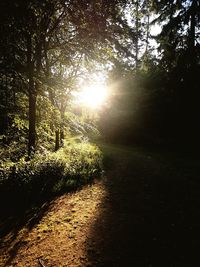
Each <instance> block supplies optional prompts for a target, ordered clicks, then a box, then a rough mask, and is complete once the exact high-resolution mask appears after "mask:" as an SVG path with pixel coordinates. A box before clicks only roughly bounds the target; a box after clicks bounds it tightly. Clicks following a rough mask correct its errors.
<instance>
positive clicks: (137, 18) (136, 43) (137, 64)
mask: <svg viewBox="0 0 200 267" xmlns="http://www.w3.org/2000/svg"><path fill="white" fill-rule="evenodd" d="M135 27H136V39H135V69H136V74H137V73H138V68H139V62H138V55H139V0H137V1H136V22H135Z"/></svg>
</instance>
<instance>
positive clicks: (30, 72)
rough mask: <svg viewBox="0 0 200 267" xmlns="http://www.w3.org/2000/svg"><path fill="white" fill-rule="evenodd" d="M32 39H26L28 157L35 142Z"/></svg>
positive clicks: (29, 37) (33, 149) (32, 150)
mask: <svg viewBox="0 0 200 267" xmlns="http://www.w3.org/2000/svg"><path fill="white" fill-rule="evenodd" d="M31 57H32V39H31V36H30V35H29V36H28V37H27V68H28V79H29V81H28V90H29V92H28V93H29V135H28V156H29V157H30V156H31V154H32V153H34V151H35V141H36V90H35V84H34V78H33V76H34V74H33V63H32V58H31Z"/></svg>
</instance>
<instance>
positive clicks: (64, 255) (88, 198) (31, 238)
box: [0, 182, 105, 267]
mask: <svg viewBox="0 0 200 267" xmlns="http://www.w3.org/2000/svg"><path fill="white" fill-rule="evenodd" d="M104 196H105V191H104V189H103V185H101V184H100V183H99V182H96V184H94V185H89V186H86V187H84V188H83V189H82V190H81V191H77V192H76V193H72V194H67V195H64V196H62V197H60V198H58V199H57V200H55V201H53V202H52V203H51V205H50V207H49V208H48V211H47V212H46V213H45V214H44V216H43V217H42V218H41V220H40V221H39V222H38V223H37V224H35V226H34V227H33V228H32V229H29V228H28V227H26V226H25V227H23V228H22V229H19V231H18V232H17V234H16V235H15V236H13V238H12V240H11V241H10V242H9V244H8V243H6V239H7V238H8V236H9V235H8V236H7V237H5V238H4V239H2V242H4V246H2V247H1V250H0V255H1V257H0V266H31V267H37V266H38V264H39V262H43V263H44V265H45V266H68V267H69V266H71V267H72V266H86V265H87V264H89V263H88V259H87V249H86V247H87V248H90V249H92V247H93V244H90V243H89V241H88V240H87V236H88V233H89V227H90V223H91V222H92V221H95V220H96V217H98V215H97V214H98V207H99V204H100V203H101V201H102V199H103V198H104ZM6 244H7V245H6Z"/></svg>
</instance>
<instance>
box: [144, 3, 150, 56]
mask: <svg viewBox="0 0 200 267" xmlns="http://www.w3.org/2000/svg"><path fill="white" fill-rule="evenodd" d="M146 6H147V22H146V23H147V24H146V47H145V54H146V55H147V54H148V51H149V35H150V25H149V22H150V14H149V13H150V12H149V0H146Z"/></svg>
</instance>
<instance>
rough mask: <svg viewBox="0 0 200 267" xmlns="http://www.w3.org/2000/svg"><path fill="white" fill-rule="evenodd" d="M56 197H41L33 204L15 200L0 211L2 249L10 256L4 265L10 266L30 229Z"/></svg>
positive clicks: (24, 242) (0, 247) (0, 249)
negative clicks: (11, 204) (11, 205)
mask: <svg viewBox="0 0 200 267" xmlns="http://www.w3.org/2000/svg"><path fill="white" fill-rule="evenodd" d="M54 199H55V198H49V199H40V200H38V201H37V202H35V203H32V205H27V204H26V203H24V205H23V203H21V206H19V205H20V203H18V202H17V201H16V200H15V202H13V207H12V208H11V207H10V206H6V205H5V206H4V209H3V210H1V213H0V251H2V252H6V253H8V257H7V260H6V262H5V264H4V265H3V266H9V264H10V263H11V261H12V260H13V259H14V258H15V256H16V254H17V252H18V250H19V249H20V247H21V246H23V245H25V244H26V241H25V239H26V237H27V236H28V233H29V231H30V230H31V229H32V228H33V227H34V226H35V225H37V224H38V223H39V222H40V220H41V219H42V218H43V216H44V215H45V214H46V213H47V212H48V210H49V209H50V207H51V205H52V203H53V200H54ZM29 204H30V203H29ZM6 208H8V209H7V210H6Z"/></svg>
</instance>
